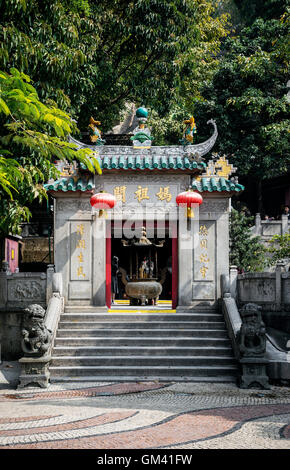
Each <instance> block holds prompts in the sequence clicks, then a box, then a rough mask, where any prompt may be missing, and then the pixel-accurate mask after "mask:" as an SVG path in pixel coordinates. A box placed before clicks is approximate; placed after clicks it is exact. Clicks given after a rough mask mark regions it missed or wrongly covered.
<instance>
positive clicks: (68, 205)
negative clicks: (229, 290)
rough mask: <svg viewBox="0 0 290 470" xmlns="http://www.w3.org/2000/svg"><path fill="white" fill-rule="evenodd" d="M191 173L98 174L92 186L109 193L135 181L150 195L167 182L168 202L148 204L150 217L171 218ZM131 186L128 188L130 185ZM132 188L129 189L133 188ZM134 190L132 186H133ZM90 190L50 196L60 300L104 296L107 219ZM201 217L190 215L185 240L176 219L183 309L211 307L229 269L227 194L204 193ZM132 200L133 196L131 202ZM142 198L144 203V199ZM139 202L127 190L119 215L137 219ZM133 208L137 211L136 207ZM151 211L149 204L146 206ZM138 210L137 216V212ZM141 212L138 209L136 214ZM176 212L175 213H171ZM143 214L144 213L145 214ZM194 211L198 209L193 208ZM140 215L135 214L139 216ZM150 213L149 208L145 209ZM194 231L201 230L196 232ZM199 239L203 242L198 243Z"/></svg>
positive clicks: (96, 300)
mask: <svg viewBox="0 0 290 470" xmlns="http://www.w3.org/2000/svg"><path fill="white" fill-rule="evenodd" d="M190 180H191V177H190V175H180V174H179V175H177V174H176V175H174V174H173V175H168V174H166V175H165V176H164V177H163V176H160V175H156V174H153V175H148V174H144V175H139V174H138V176H137V173H134V174H133V175H127V174H126V175H123V174H122V176H121V175H120V173H116V174H115V175H112V174H110V175H103V176H101V177H100V176H96V191H95V192H99V191H100V190H106V191H108V192H111V193H112V192H113V189H114V187H115V186H121V185H122V186H127V187H129V186H130V185H134V184H135V185H136V190H137V188H138V186H142V187H148V194H149V195H152V196H154V195H156V192H158V191H159V189H160V188H161V187H162V188H164V187H170V191H171V194H172V198H171V200H170V201H166V200H164V201H160V202H161V204H160V205H159V206H158V209H157V211H156V207H155V208H153V209H152V217H156V216H158V217H161V218H163V219H164V220H168V219H170V218H171V219H172V217H173V218H174V217H175V218H176V217H177V216H178V213H177V212H175V211H174V210H173V209H174V207H175V206H176V204H175V197H176V194H178V193H179V192H181V191H184V190H186V189H188V187H189V186H190ZM131 189H132V187H131ZM133 189H134V188H133ZM133 194H134V191H133ZM90 196H91V195H90V194H86V193H83V194H81V193H78V194H77V193H76V194H73V193H61V192H60V193H57V194H56V199H55V239H54V250H55V252H54V255H55V268H56V272H61V273H62V275H63V284H64V297H65V302H66V303H69V304H72V305H74V304H75V305H90V304H93V305H100V306H104V305H105V298H106V284H105V283H106V279H105V277H106V263H105V261H106V249H105V246H106V239H105V234H106V224H108V223H109V221H108V220H106V219H105V218H99V217H98V213H97V212H96V211H93V210H91V206H90V203H89V200H90ZM203 198H204V202H203V204H202V205H201V206H200V213H199V217H200V220H199V221H198V220H197V219H195V220H194V219H192V220H193V223H192V226H191V231H190V232H189V233H188V234H187V237H188V240H187V242H186V243H185V245H184V244H183V243H181V237H182V236H183V235H184V230H183V227H182V225H181V224H179V249H178V265H179V273H178V304H179V306H184V307H188V308H200V307H205V308H209V307H213V308H214V307H215V306H216V305H217V299H218V298H219V297H220V282H219V279H220V275H221V274H228V272H229V231H228V220H229V207H230V206H229V201H230V199H229V196H228V195H227V194H220V193H214V194H213V193H203ZM134 199H135V201H134ZM145 202H148V200H147V201H146V200H145ZM142 203H143V201H140V203H139V202H138V201H137V200H136V198H134V196H132V191H131V195H129V192H128V199H127V200H126V204H124V205H123V206H122V209H121V212H120V215H121V213H122V215H123V220H124V218H126V217H129V216H130V214H131V215H132V205H133V206H135V209H134V211H133V212H134V215H135V216H136V218H138V207H139V208H141V207H142ZM136 208H137V212H136ZM150 210H151V209H150ZM136 214H137V215H136ZM140 214H141V213H140ZM173 214H176V215H173ZM147 215H148V214H147ZM197 215H198V212H197ZM142 217H143V215H140V218H142ZM149 217H150V211H149ZM198 232H201V233H203V234H205V235H201V236H200V237H198V236H197V234H198ZM201 239H205V240H206V242H205V241H203V242H202V244H201Z"/></svg>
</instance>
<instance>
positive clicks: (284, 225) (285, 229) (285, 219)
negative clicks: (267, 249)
mask: <svg viewBox="0 0 290 470" xmlns="http://www.w3.org/2000/svg"><path fill="white" fill-rule="evenodd" d="M281 219H282V235H284V234H285V233H288V216H287V215H284V214H283V215H282V218H281Z"/></svg>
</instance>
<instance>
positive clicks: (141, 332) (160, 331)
mask: <svg viewBox="0 0 290 470" xmlns="http://www.w3.org/2000/svg"><path fill="white" fill-rule="evenodd" d="M67 336H69V337H75V338H79V337H81V336H90V337H94V336H96V337H107V338H110V337H111V338H112V337H121V338H122V337H128V336H129V337H130V336H131V337H134V338H135V337H144V336H145V337H146V336H149V337H156V336H157V337H169V336H174V337H175V338H178V337H179V336H182V337H193V336H195V337H199V338H201V337H205V336H206V337H209V336H210V337H211V338H227V337H228V335H227V331H226V330H225V329H209V328H204V329H201V328H195V329H189V328H187V329H176V328H171V329H168V328H167V329H166V328H155V329H150V328H143V329H142V328H140V329H139V328H138V329H137V328H136V329H135V328H134V329H121V328H116V329H114V328H108V329H99V330H98V329H92V328H91V329H86V328H73V329H72V328H66V329H63V328H58V330H57V337H62V338H64V337H67Z"/></svg>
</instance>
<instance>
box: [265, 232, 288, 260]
mask: <svg viewBox="0 0 290 470" xmlns="http://www.w3.org/2000/svg"><path fill="white" fill-rule="evenodd" d="M268 251H269V253H270V254H271V259H270V263H271V264H275V263H276V262H277V261H278V260H280V259H283V258H288V259H290V233H285V234H284V235H274V236H273V237H272V238H271V240H270V242H269V248H268Z"/></svg>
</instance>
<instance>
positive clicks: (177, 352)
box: [50, 307, 237, 382]
mask: <svg viewBox="0 0 290 470" xmlns="http://www.w3.org/2000/svg"><path fill="white" fill-rule="evenodd" d="M76 310H79V311H76ZM50 374H51V382H58V381H59V382H64V381H140V380H142V381H145V380H160V381H172V380H173V381H195V382H204V381H207V382H232V381H235V378H236V375H237V364H236V361H235V359H234V356H233V353H232V349H231V344H230V340H229V338H228V335H227V331H226V327H225V323H224V319H223V316H222V315H221V314H219V313H212V312H203V313H162V310H160V311H159V310H154V313H151V312H150V313H143V312H140V313H136V312H135V313H134V312H132V311H131V312H130V311H129V310H127V311H126V310H124V309H122V310H120V313H119V312H116V313H109V312H102V311H99V312H98V310H97V307H96V308H95V310H94V309H92V308H91V309H87V311H84V309H81V307H80V308H79V309H76V308H74V309H73V308H70V307H66V310H65V313H63V314H62V315H61V318H60V322H59V325H58V331H57V335H56V339H55V343H54V349H53V358H52V363H51V366H50Z"/></svg>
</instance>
